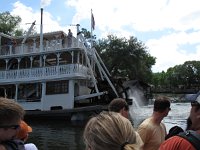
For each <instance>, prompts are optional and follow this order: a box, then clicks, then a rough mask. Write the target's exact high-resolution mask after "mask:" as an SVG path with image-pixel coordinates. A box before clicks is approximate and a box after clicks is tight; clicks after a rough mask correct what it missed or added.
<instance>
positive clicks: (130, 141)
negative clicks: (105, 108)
mask: <svg viewBox="0 0 200 150" xmlns="http://www.w3.org/2000/svg"><path fill="white" fill-rule="evenodd" d="M83 138H84V142H85V145H86V149H87V150H102V149H103V150H117V149H122V150H129V149H132V150H134V146H135V147H137V145H135V144H136V134H135V131H134V129H133V127H132V125H131V122H130V121H129V120H128V119H126V118H125V117H123V116H122V115H120V114H119V113H116V112H101V113H100V114H99V115H97V116H96V117H93V118H91V119H90V120H89V121H88V123H87V125H86V127H85V129H84V133H83Z"/></svg>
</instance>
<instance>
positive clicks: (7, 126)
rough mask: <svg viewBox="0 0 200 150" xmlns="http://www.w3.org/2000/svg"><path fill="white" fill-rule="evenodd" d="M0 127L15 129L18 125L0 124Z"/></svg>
mask: <svg viewBox="0 0 200 150" xmlns="http://www.w3.org/2000/svg"><path fill="white" fill-rule="evenodd" d="M0 128H6V129H8V128H9V129H14V130H17V129H19V128H20V125H4V126H0Z"/></svg>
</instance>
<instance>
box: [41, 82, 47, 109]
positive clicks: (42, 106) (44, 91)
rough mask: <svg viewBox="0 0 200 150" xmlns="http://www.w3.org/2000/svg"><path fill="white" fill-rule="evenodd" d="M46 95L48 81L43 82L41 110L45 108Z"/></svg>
mask: <svg viewBox="0 0 200 150" xmlns="http://www.w3.org/2000/svg"><path fill="white" fill-rule="evenodd" d="M45 95H46V82H42V97H41V110H44V109H45V108H44V101H45Z"/></svg>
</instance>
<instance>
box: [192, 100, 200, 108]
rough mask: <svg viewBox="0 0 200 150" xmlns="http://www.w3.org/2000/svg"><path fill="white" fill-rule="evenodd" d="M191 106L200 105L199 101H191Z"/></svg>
mask: <svg viewBox="0 0 200 150" xmlns="http://www.w3.org/2000/svg"><path fill="white" fill-rule="evenodd" d="M191 106H192V107H193V106H199V107H200V104H199V103H198V102H197V101H193V102H191Z"/></svg>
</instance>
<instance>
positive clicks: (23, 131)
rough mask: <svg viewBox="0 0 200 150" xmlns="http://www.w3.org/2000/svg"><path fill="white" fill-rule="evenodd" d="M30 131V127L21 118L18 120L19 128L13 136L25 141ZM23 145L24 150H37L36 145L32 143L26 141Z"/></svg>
mask: <svg viewBox="0 0 200 150" xmlns="http://www.w3.org/2000/svg"><path fill="white" fill-rule="evenodd" d="M31 132H32V128H31V127H30V126H29V125H28V124H27V123H26V122H25V121H23V120H22V121H21V122H20V129H19V131H18V132H17V134H16V137H15V138H16V139H20V140H22V141H24V142H26V141H27V140H28V137H29V133H31ZM24 147H25V150H38V148H37V147H36V145H35V144H33V143H26V144H25V145H24Z"/></svg>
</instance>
